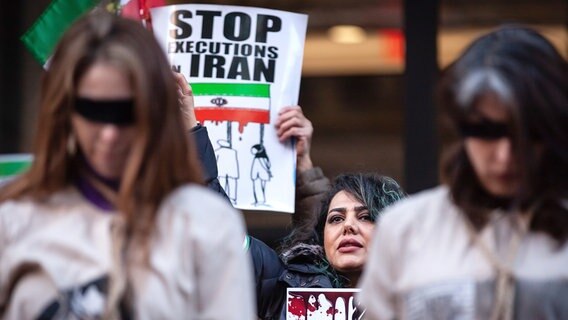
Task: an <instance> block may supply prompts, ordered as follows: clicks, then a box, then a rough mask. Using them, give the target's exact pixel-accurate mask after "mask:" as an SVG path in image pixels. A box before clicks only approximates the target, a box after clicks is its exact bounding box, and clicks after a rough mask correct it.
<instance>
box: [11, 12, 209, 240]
mask: <svg viewBox="0 0 568 320" xmlns="http://www.w3.org/2000/svg"><path fill="white" fill-rule="evenodd" d="M99 62H103V63H109V64H111V65H113V66H116V67H118V68H120V69H122V70H124V72H125V73H127V74H128V77H129V79H130V81H131V85H132V88H133V93H134V100H135V110H136V111H135V112H136V122H135V124H134V126H135V127H136V130H137V132H138V134H137V139H136V140H135V141H134V142H133V146H132V148H131V150H132V151H131V153H130V156H129V159H128V166H127V168H126V169H125V172H124V174H123V177H122V179H121V185H120V191H119V194H118V203H117V209H118V211H120V212H121V214H123V215H124V216H125V217H126V220H127V226H128V229H129V232H131V233H132V234H133V235H134V236H137V237H139V238H141V239H142V240H143V241H142V242H144V241H145V240H146V239H148V238H149V236H150V234H151V233H152V232H153V228H154V224H155V219H156V213H157V209H158V206H159V205H160V203H161V202H162V200H163V199H164V198H165V197H166V196H167V195H168V194H169V193H170V192H171V191H172V190H174V189H175V188H177V187H178V186H180V185H182V184H185V183H189V182H193V183H201V173H200V170H199V166H198V163H197V160H196V157H195V152H193V144H192V142H191V141H190V140H189V139H184V136H185V130H184V127H183V124H182V122H181V120H180V116H179V106H178V100H177V94H176V84H175V81H174V77H173V75H172V72H171V70H170V68H169V64H168V62H167V59H166V57H165V55H164V53H163V50H162V49H161V48H160V46H159V44H158V43H157V42H156V40H155V38H154V37H153V35H152V34H151V33H149V32H148V31H147V30H145V29H144V28H143V27H142V26H141V25H140V23H137V22H134V21H131V20H126V19H122V18H119V17H116V16H113V15H111V14H109V13H105V12H103V11H96V12H93V13H90V14H87V15H86V16H85V17H83V18H81V19H80V20H78V21H77V22H76V23H75V24H74V25H73V26H72V27H70V28H69V30H67V32H66V33H65V34H64V36H63V37H62V39H61V41H60V42H59V44H58V45H57V47H56V49H55V53H54V55H53V57H52V59H51V61H50V66H49V69H48V70H47V72H46V73H45V76H44V78H43V83H42V91H41V101H40V109H39V117H38V118H39V123H38V124H39V127H38V130H37V134H36V138H35V144H34V150H33V154H34V158H35V159H34V162H33V164H32V166H31V168H30V169H29V170H28V171H27V173H25V174H23V175H22V176H20V177H19V178H17V179H15V180H14V181H13V182H12V183H10V184H8V185H7V186H5V187H4V188H3V189H2V192H0V202H1V201H4V200H7V199H14V198H20V197H24V196H27V197H31V198H32V199H35V200H38V201H40V200H41V199H44V198H45V197H46V196H49V195H51V194H53V193H55V192H57V191H60V190H63V189H64V188H66V187H67V186H69V185H70V184H71V183H72V179H73V175H74V174H76V170H75V166H74V163H75V162H76V157H77V155H75V154H70V153H69V152H68V150H67V145H68V141H69V139H70V136H71V135H72V128H71V115H72V113H73V110H74V109H73V101H74V97H75V95H76V93H77V87H78V82H79V79H80V78H81V77H82V76H83V75H84V74H85V73H86V72H87V70H88V69H89V67H91V66H92V65H94V64H96V63H99Z"/></svg>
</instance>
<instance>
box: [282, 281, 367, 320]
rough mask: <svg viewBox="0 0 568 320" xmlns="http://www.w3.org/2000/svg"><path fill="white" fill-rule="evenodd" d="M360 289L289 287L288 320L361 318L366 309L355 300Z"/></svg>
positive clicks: (346, 319) (354, 319)
mask: <svg viewBox="0 0 568 320" xmlns="http://www.w3.org/2000/svg"><path fill="white" fill-rule="evenodd" d="M359 291H360V290H359V289H327V288H308V289H306V288H288V292H287V301H286V319H287V320H324V319H325V320H359V319H363V316H364V311H363V310H361V308H360V307H359V305H358V304H357V303H356V302H355V294H356V293H357V292H359Z"/></svg>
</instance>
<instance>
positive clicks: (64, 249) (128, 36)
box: [0, 12, 255, 319]
mask: <svg viewBox="0 0 568 320" xmlns="http://www.w3.org/2000/svg"><path fill="white" fill-rule="evenodd" d="M182 88H183V86H182ZM180 90H182V91H184V90H185V91H187V90H190V89H189V88H185V89H180ZM184 94H187V92H181V95H178V94H177V93H176V80H175V79H174V76H172V72H171V71H170V69H169V65H168V63H167V60H166V58H165V56H164V54H163V52H162V49H161V48H160V47H159V45H158V44H157V43H156V41H155V40H154V38H153V36H152V35H151V34H150V33H148V32H147V31H146V30H144V28H143V27H142V26H141V25H139V24H138V23H136V22H133V21H127V20H123V19H121V18H117V17H114V16H112V15H109V14H106V13H101V12H96V13H92V14H89V15H87V16H86V17H84V18H82V19H80V20H79V21H78V22H76V23H75V24H74V25H73V26H72V27H71V28H70V29H69V30H68V31H67V32H66V34H65V35H64V37H63V38H62V40H61V42H60V43H59V45H58V46H57V48H56V50H55V54H54V55H53V58H52V59H51V61H50V67H49V70H47V72H46V74H45V77H44V79H43V87H42V94H41V105H40V116H39V120H40V122H39V128H38V131H37V136H36V139H35V146H34V157H35V159H34V162H33V164H32V166H31V168H30V169H29V171H28V172H27V173H25V174H23V175H22V176H20V177H18V178H17V179H15V180H14V181H12V182H11V183H9V184H8V185H7V186H5V187H3V188H2V189H1V190H0V318H3V319H32V318H34V319H35V318H41V319H52V318H58V319H59V318H65V319H74V318H77V319H79V318H80V319H95V318H96V319H99V318H105V319H107V318H136V319H182V318H186V317H191V318H196V319H253V318H254V313H255V311H254V302H253V291H252V290H253V289H252V284H253V282H252V276H251V275H252V269H251V264H250V260H249V258H248V257H247V256H246V254H245V253H244V252H243V249H242V239H243V238H244V236H245V232H244V226H243V221H242V217H240V214H239V213H238V212H237V211H236V210H234V209H233V208H232V207H231V206H230V204H229V203H228V202H227V201H224V200H223V199H221V198H219V196H217V195H214V194H213V193H212V192H211V191H208V190H207V189H205V188H204V187H202V186H200V185H201V181H202V178H201V172H200V168H199V166H198V164H197V158H196V156H195V151H194V146H193V143H192V141H190V139H183V138H180V137H182V136H183V135H184V125H183V123H182V121H180V117H179V108H180V101H179V100H183V99H184ZM178 99H179V100H178ZM181 102H182V104H183V101H181ZM181 107H183V106H181ZM189 127H191V125H190V126H189Z"/></svg>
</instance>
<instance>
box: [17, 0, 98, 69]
mask: <svg viewBox="0 0 568 320" xmlns="http://www.w3.org/2000/svg"><path fill="white" fill-rule="evenodd" d="M98 3H99V0H53V2H51V4H50V5H49V7H47V9H46V10H45V11H44V12H43V13H42V14H41V16H40V17H39V19H37V20H36V22H35V23H34V24H33V26H32V27H31V28H30V29H29V30H28V31H27V32H26V33H25V34H24V35H23V36H22V41H23V42H24V44H25V45H26V47H27V48H28V50H30V51H31V53H32V54H33V55H34V57H35V58H36V59H37V60H38V61H39V62H40V63H41V64H43V65H45V63H46V62H47V60H48V59H49V57H51V54H52V52H53V49H54V48H55V45H56V44H57V42H58V41H59V39H60V38H61V36H62V35H63V33H64V32H65V30H67V28H68V27H69V26H70V25H71V24H72V23H73V22H74V21H75V20H76V19H77V18H79V17H80V16H81V15H83V14H84V13H85V12H87V11H89V10H91V9H92V8H94V7H95V6H96V5H97V4H98Z"/></svg>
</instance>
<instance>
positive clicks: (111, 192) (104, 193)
mask: <svg viewBox="0 0 568 320" xmlns="http://www.w3.org/2000/svg"><path fill="white" fill-rule="evenodd" d="M75 185H76V186H77V188H78V189H79V191H80V192H81V194H83V196H84V197H85V198H86V199H87V200H88V201H89V202H90V203H91V204H93V205H95V206H96V207H98V208H100V209H103V210H105V211H112V210H114V209H115V205H116V204H115V203H116V194H117V192H118V188H119V186H120V179H107V178H105V177H102V176H101V175H100V174H98V173H97V172H96V171H95V170H94V169H93V168H92V167H91V166H90V165H89V163H88V162H87V161H86V159H84V157H82V156H79V165H78V174H77V178H76V180H75Z"/></svg>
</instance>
